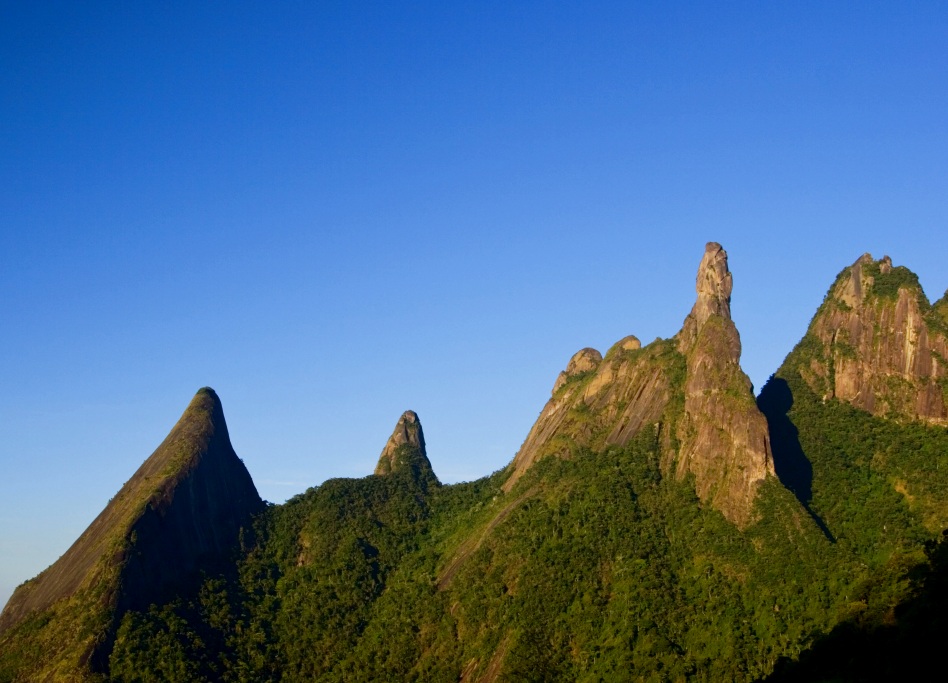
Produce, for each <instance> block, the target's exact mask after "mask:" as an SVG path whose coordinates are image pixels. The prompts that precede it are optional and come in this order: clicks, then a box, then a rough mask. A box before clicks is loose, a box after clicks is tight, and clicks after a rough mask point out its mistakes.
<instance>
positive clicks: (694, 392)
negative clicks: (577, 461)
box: [675, 242, 774, 525]
mask: <svg viewBox="0 0 948 683" xmlns="http://www.w3.org/2000/svg"><path fill="white" fill-rule="evenodd" d="M696 289H697V293H698V299H697V301H696V302H695V305H694V308H692V310H691V313H689V314H688V317H687V318H685V322H684V324H683V326H682V329H681V332H679V333H678V337H677V339H678V349H679V351H680V352H681V353H682V354H683V355H684V356H685V357H686V359H687V375H686V380H685V411H684V416H683V418H682V420H680V421H679V423H678V425H677V434H678V439H679V442H680V444H681V445H680V447H679V450H678V453H677V457H676V464H675V471H676V474H677V475H678V476H679V477H682V476H684V475H685V474H686V473H688V472H691V473H692V474H694V475H695V489H696V491H697V494H698V497H699V498H700V499H701V500H702V501H709V502H711V504H712V505H713V506H714V507H715V508H717V509H719V510H721V511H722V512H723V513H724V514H725V516H726V517H728V518H729V519H730V520H731V521H733V522H735V523H737V524H739V525H743V524H745V523H747V522H749V521H750V520H751V515H752V512H753V504H754V498H755V496H756V492H757V487H758V485H759V484H760V483H761V482H762V481H763V480H764V479H765V478H767V477H768V476H770V475H773V474H774V467H773V458H772V455H771V451H770V435H769V432H768V430H767V420H766V419H765V418H764V416H763V414H762V413H761V412H760V411H759V410H758V408H757V404H756V401H755V400H754V394H753V388H752V386H751V382H750V379H749V378H748V377H747V375H746V374H744V371H743V370H742V369H741V365H740V357H741V338H740V335H739V334H738V331H737V327H735V325H734V322H733V321H732V320H731V289H732V279H731V273H730V271H729V270H728V265H727V254H726V253H725V251H724V250H723V249H722V248H721V245H719V244H717V243H714V242H710V243H708V245H707V247H706V248H705V254H704V258H702V260H701V265H700V266H699V268H698V278H697V286H696Z"/></svg>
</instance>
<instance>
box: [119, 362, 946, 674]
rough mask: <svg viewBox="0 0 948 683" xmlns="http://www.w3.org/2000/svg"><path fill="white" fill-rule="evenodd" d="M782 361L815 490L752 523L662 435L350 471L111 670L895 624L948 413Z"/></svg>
mask: <svg viewBox="0 0 948 683" xmlns="http://www.w3.org/2000/svg"><path fill="white" fill-rule="evenodd" d="M773 381H781V382H784V383H785V384H786V385H787V386H789V387H791V392H792V398H793V405H792V407H791V408H790V411H789V414H788V415H785V418H787V419H790V420H792V424H793V426H794V427H795V428H796V429H797V430H798V434H799V443H798V447H799V448H800V449H801V450H802V452H803V453H804V454H805V457H806V458H807V459H809V461H810V463H811V467H812V481H811V482H810V487H811V491H810V498H809V500H807V501H805V502H806V507H804V506H801V505H800V502H798V500H797V499H796V498H794V497H793V496H792V495H791V494H790V492H789V491H788V489H787V488H785V487H783V486H781V485H780V484H779V483H778V482H777V481H770V482H768V483H767V484H766V486H765V488H764V490H763V491H762V494H761V496H760V499H759V504H758V514H759V521H758V522H757V523H756V524H755V525H753V526H752V527H751V528H750V529H748V530H747V531H745V532H740V531H738V530H737V528H736V527H734V526H733V525H732V524H730V523H729V522H727V521H726V520H725V519H724V518H723V517H722V516H721V515H720V514H719V513H717V512H715V511H713V510H710V509H705V508H702V507H701V505H700V504H699V503H698V501H697V499H696V498H695V495H694V489H693V486H692V485H691V483H690V482H688V481H682V482H678V481H674V480H673V479H668V478H664V477H662V475H661V471H660V468H659V453H660V447H659V444H658V442H657V439H656V438H655V435H654V433H644V434H642V435H640V436H639V437H638V438H637V439H636V440H635V441H634V442H633V443H631V444H630V445H629V446H628V447H626V448H622V449H610V450H606V451H603V452H598V453H595V452H582V453H577V454H574V456H573V457H572V458H570V459H559V458H548V459H546V460H543V461H541V462H540V463H539V464H538V465H536V466H535V467H534V468H532V469H531V470H530V471H529V472H528V473H527V475H526V476H524V478H523V479H522V480H521V481H520V482H519V483H518V485H517V487H515V489H514V490H513V491H511V492H510V493H508V494H503V493H501V489H500V484H501V483H502V482H503V479H504V476H503V474H504V473H502V472H501V473H498V474H496V475H493V476H492V477H487V478H485V479H482V480H479V481H477V482H473V483H469V484H459V485H454V486H443V487H437V486H428V485H423V483H422V482H419V480H418V478H417V477H413V476H411V475H410V473H408V472H404V473H398V474H397V475H393V476H386V477H378V476H371V477H367V478H365V479H361V480H332V481H329V482H326V483H325V484H323V485H322V486H320V487H318V488H315V489H311V490H310V491H308V492H306V493H305V494H303V495H301V496H298V497H297V498H294V499H293V500H291V501H289V502H288V503H286V504H285V505H282V506H273V507H271V508H270V509H269V510H267V511H266V513H265V514H263V515H262V516H261V517H260V518H259V519H258V520H257V530H256V543H255V544H254V546H253V548H252V549H250V550H249V551H248V552H246V553H245V554H244V555H243V556H242V558H241V560H240V562H239V563H238V565H237V569H235V571H234V572H233V574H232V575H229V576H215V577H208V579H207V580H206V582H205V583H204V585H203V587H202V588H201V590H200V591H199V592H198V593H197V594H196V595H193V596H188V597H185V598H182V599H179V600H177V601H175V602H173V603H171V604H168V605H162V606H155V607H153V608H152V609H151V610H150V611H149V612H147V613H129V614H127V615H126V616H125V618H124V620H123V622H122V625H121V627H120V630H119V635H118V640H117V643H116V647H115V650H114V653H113V655H112V660H111V673H112V677H113V679H114V680H116V681H151V680H168V681H177V680H180V681H197V680H208V681H211V680H228V681H309V680H325V681H351V680H419V681H428V680H432V681H438V680H443V681H456V680H458V679H459V678H462V677H463V679H464V680H478V679H479V678H480V677H483V676H488V677H489V676H493V675H496V677H497V678H496V680H510V681H532V680H535V681H554V680H569V681H600V680H603V681H609V680H628V679H633V680H646V681H649V680H655V681H660V680H682V679H686V678H687V679H693V680H708V681H719V680H736V681H738V680H754V679H757V678H760V677H763V676H766V675H767V674H768V673H769V672H771V671H772V670H773V668H774V666H775V665H776V664H777V662H778V661H779V660H781V658H784V659H786V660H792V659H795V658H797V657H799V656H800V654H801V653H802V652H804V650H805V649H806V648H807V647H808V646H809V645H810V644H811V643H812V642H813V641H814V639H816V638H818V637H819V635H820V634H822V633H828V632H830V631H831V630H832V629H833V627H834V626H836V625H837V624H841V623H858V624H859V625H860V627H865V628H869V627H870V625H873V624H878V625H883V624H886V623H889V622H890V621H891V619H892V615H893V614H894V612H895V609H896V606H897V605H898V604H899V603H900V601H902V600H905V599H907V598H908V597H909V596H910V593H911V589H912V587H913V585H914V584H913V583H912V581H911V576H912V574H911V572H912V571H913V570H915V568H916V567H918V566H920V565H924V563H925V561H926V556H925V554H924V552H923V550H924V543H925V541H926V540H929V539H931V538H932V537H933V536H934V535H935V534H934V533H933V529H934V527H935V526H937V525H938V524H941V520H942V519H943V517H942V515H943V510H942V509H941V507H940V505H941V504H940V501H943V500H945V496H944V495H943V494H944V493H945V487H946V486H948V476H941V474H940V473H941V472H943V471H944V473H945V475H948V463H946V468H941V467H940V464H941V462H940V461H941V460H944V459H945V458H948V437H946V434H945V430H943V429H938V428H931V427H923V426H920V425H914V424H909V425H899V424H897V423H894V422H887V421H884V420H880V419H878V418H873V417H871V416H869V415H867V414H865V413H861V412H860V411H857V410H855V409H852V408H849V407H847V406H845V405H843V404H840V403H838V402H828V403H825V404H824V403H823V402H822V401H820V400H819V399H818V398H817V397H816V396H815V395H814V394H813V393H812V392H811V391H810V390H809V388H808V387H807V386H806V385H805V383H803V382H802V381H799V379H795V378H793V377H791V378H789V381H787V380H784V379H782V378H779V377H778V378H775V380H773ZM767 393H768V392H767V391H765V392H764V396H766V395H767ZM762 398H763V397H762ZM808 512H809V514H808ZM821 525H822V527H823V528H822V529H821Z"/></svg>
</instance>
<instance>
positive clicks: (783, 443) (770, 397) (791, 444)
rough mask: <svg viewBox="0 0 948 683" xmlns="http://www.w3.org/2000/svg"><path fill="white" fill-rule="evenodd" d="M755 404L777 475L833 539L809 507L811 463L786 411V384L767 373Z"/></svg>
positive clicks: (790, 394)
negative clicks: (767, 433) (764, 421)
mask: <svg viewBox="0 0 948 683" xmlns="http://www.w3.org/2000/svg"><path fill="white" fill-rule="evenodd" d="M757 407H758V408H759V409H760V412H762V413H763V414H764V417H766V418H767V427H768V429H769V430H770V448H771V451H772V452H773V457H774V470H775V471H776V473H777V478H778V479H780V483H781V484H783V485H784V486H785V487H787V489H788V490H789V491H790V492H791V493H793V495H794V496H796V497H797V500H799V501H800V504H801V505H802V506H803V507H804V509H806V511H807V512H808V513H809V514H810V517H812V518H813V521H814V522H816V524H817V525H818V526H819V527H820V529H821V530H822V532H823V533H824V534H825V535H826V537H827V538H828V539H829V540H830V541H831V542H834V543H835V542H836V539H835V538H833V534H832V533H830V530H829V528H827V526H826V524H825V523H824V522H823V520H822V519H820V516H819V515H817V514H816V513H814V512H813V510H811V509H810V501H811V500H813V465H811V464H810V461H809V459H808V458H807V457H806V454H805V453H804V452H803V447H802V446H801V445H800V438H799V436H800V435H799V432H798V431H797V428H796V426H795V425H794V424H793V422H792V421H791V420H790V417H789V416H788V415H787V413H789V412H790V408H792V407H793V392H792V391H791V390H790V385H789V384H787V382H786V381H785V380H783V379H781V378H779V377H774V376H771V377H770V379H769V380H767V384H765V385H764V388H763V389H761V391H760V396H758V397H757Z"/></svg>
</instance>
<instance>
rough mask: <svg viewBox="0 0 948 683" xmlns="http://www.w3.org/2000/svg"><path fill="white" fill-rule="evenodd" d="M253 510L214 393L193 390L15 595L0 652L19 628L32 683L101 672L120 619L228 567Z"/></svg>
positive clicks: (256, 499)
mask: <svg viewBox="0 0 948 683" xmlns="http://www.w3.org/2000/svg"><path fill="white" fill-rule="evenodd" d="M262 507H263V502H262V501H261V500H260V496H259V495H258V494H257V490H256V488H255V487H254V485H253V481H252V480H251V479H250V475H249V474H248V472H247V469H246V468H245V467H244V464H243V463H242V462H241V460H240V459H239V458H238V457H237V455H236V453H234V449H233V447H232V446H231V443H230V437H229V435H228V432H227V425H226V423H225V421H224V413H223V409H222V407H221V403H220V400H219V399H218V397H217V394H215V393H214V391H213V390H211V389H208V388H205V389H201V390H200V391H199V392H198V393H197V395H196V396H195V397H194V399H193V400H192V401H191V404H190V405H189V406H188V408H187V409H186V410H185V412H184V414H183V415H182V416H181V419H180V420H178V422H177V424H176V425H175V426H174V428H173V429H172V430H171V432H170V433H169V434H168V436H167V437H166V438H165V440H164V441H163V442H162V443H161V445H160V446H159V447H158V449H157V450H156V451H155V452H154V453H153V454H152V455H151V456H150V457H149V458H148V459H147V460H146V461H145V462H144V463H143V464H142V466H141V467H139V469H138V471H136V472H135V474H134V475H133V476H132V478H131V479H129V480H128V482H126V483H125V485H124V486H123V487H122V488H121V490H120V491H119V492H118V493H117V494H116V495H115V497H114V498H112V500H110V501H109V503H108V505H106V507H105V509H104V510H103V511H102V512H101V513H100V514H99V516H98V517H96V519H95V520H94V521H93V522H92V524H90V525H89V527H88V528H87V529H86V530H85V531H84V532H83V534H82V535H81V536H80V537H79V538H78V539H77V540H76V542H75V543H74V544H73V545H72V546H71V547H70V548H69V550H67V551H66V553H65V554H64V555H63V556H62V557H61V558H59V560H57V561H56V562H55V563H54V564H53V565H51V566H50V567H49V568H48V569H46V570H45V571H43V572H42V573H41V574H39V575H38V576H37V577H36V578H34V579H32V580H30V581H27V582H26V583H24V584H23V585H22V586H20V587H19V588H18V589H17V590H16V592H15V593H14V594H13V596H12V597H11V598H10V601H9V603H8V604H7V606H6V607H5V608H4V610H3V613H2V615H0V639H2V640H3V641H6V642H4V648H6V647H10V648H16V647H17V646H18V643H19V644H23V641H22V640H21V639H20V637H21V635H22V634H21V633H20V632H21V631H23V629H21V628H18V627H20V626H21V625H22V626H24V627H25V628H26V630H28V631H30V632H31V635H30V636H29V640H30V642H31V643H32V648H33V649H36V648H35V645H36V643H42V644H43V647H42V651H43V663H42V668H41V669H36V670H34V671H32V673H31V674H30V679H31V680H58V679H68V680H73V679H78V680H81V679H82V678H83V677H86V676H89V675H92V673H94V672H95V671H101V670H102V669H103V668H104V666H105V661H106V658H107V656H108V650H109V649H110V648H111V644H112V641H113V639H114V629H115V627H116V625H117V623H118V621H119V619H120V618H121V616H122V614H124V613H125V612H126V611H128V610H130V609H134V610H142V609H146V608H147V607H148V605H149V604H151V603H153V602H156V603H160V602H162V601H163V600H166V599H168V597H169V596H172V595H174V594H175V593H176V592H177V591H179V590H182V589H184V588H186V587H187V585H188V584H189V582H190V581H191V580H192V579H193V578H194V577H195V576H196V575H197V574H198V573H199V572H200V570H202V569H210V568H214V567H215V566H216V564H217V563H221V562H225V561H227V560H228V559H229V556H230V555H231V554H232V552H233V551H234V549H235V547H237V546H238V544H239V537H240V533H241V528H242V527H244V526H245V525H247V524H248V523H249V521H250V516H251V515H252V514H253V513H254V512H256V511H258V510H260V509H261V508H262ZM47 623H48V624H49V625H48V626H47ZM36 624H40V626H39V627H37V626H36ZM34 631H35V632H34ZM66 631H68V632H69V633H70V636H69V637H63V636H62V633H60V632H66Z"/></svg>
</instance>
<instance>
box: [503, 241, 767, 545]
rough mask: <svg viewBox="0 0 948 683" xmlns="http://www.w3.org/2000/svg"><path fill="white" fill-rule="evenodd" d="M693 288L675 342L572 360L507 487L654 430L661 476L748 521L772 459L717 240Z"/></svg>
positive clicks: (625, 342) (588, 352)
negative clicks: (551, 459) (534, 471)
mask: <svg viewBox="0 0 948 683" xmlns="http://www.w3.org/2000/svg"><path fill="white" fill-rule="evenodd" d="M696 288H697V300H696V302H695V305H694V307H693V308H692V310H691V313H690V314H689V315H688V316H687V317H686V318H685V322H684V325H683V327H682V330H681V331H680V332H679V333H678V334H677V335H676V336H675V337H674V338H673V339H670V340H662V339H658V340H656V341H654V342H652V343H651V344H649V345H647V346H645V347H643V346H642V344H641V343H640V342H639V340H638V339H637V338H636V337H634V336H628V337H625V338H623V339H621V340H620V341H619V342H617V343H616V344H614V345H613V347H612V348H611V349H610V350H609V352H608V353H607V354H606V355H605V357H604V358H603V357H602V356H601V355H600V354H599V353H598V352H596V351H595V350H594V349H582V350H581V351H579V352H578V353H576V354H575V355H574V356H573V357H572V359H571V360H570V362H569V364H568V365H567V368H566V370H565V371H564V372H562V373H560V375H559V377H558V378H557V380H556V383H555V384H554V387H553V395H552V397H551V398H550V400H549V401H548V402H547V404H546V406H545V407H544V408H543V410H542V412H541V413H540V416H539V418H538V419H537V421H536V423H535V424H534V425H533V428H532V429H531V430H530V433H529V434H528V435H527V438H526V440H525V441H524V443H523V445H522V446H521V448H520V450H519V451H518V452H517V455H516V457H515V458H514V461H513V463H512V465H511V475H510V477H509V479H508V480H507V481H506V482H505V484H504V489H505V490H507V491H509V490H511V489H512V488H513V487H514V485H515V484H516V482H517V481H518V480H519V479H520V478H521V477H522V476H523V474H524V473H525V472H526V471H527V470H528V469H529V468H530V467H531V466H532V465H533V464H534V463H535V462H537V461H538V460H540V459H542V458H544V457H546V456H548V455H558V456H561V457H568V456H571V455H573V454H574V453H576V452H578V450H580V449H582V448H590V449H601V448H606V447H609V446H623V445H625V444H627V443H628V442H629V441H630V440H631V439H632V438H633V437H634V436H636V435H637V434H639V433H641V432H642V431H643V430H645V429H652V430H654V432H655V434H656V435H657V436H658V437H659V438H660V439H661V442H662V444H663V451H664V454H663V468H664V469H665V471H666V473H673V474H674V475H675V476H677V477H684V476H686V475H687V474H688V473H692V474H694V476H695V487H696V490H697V493H698V496H699V497H700V498H701V500H702V501H703V502H706V503H708V504H710V505H712V506H713V507H715V508H717V509H718V510H720V511H721V512H722V513H723V514H724V515H725V516H726V517H727V518H728V519H730V520H731V521H732V522H734V523H735V524H738V525H740V526H743V525H745V524H747V523H748V522H750V521H751V518H752V508H753V502H754V498H755V495H756V491H757V486H758V484H759V483H760V482H761V481H763V480H764V479H765V478H766V477H768V476H770V475H772V474H773V463H772V460H771V454H770V442H769V437H768V433H767V422H766V420H765V419H764V416H763V415H762V414H761V413H760V411H759V410H758V409H757V405H756V402H755V401H754V396H753V393H752V390H751V383H750V380H749V379H748V378H747V375H745V374H744V372H743V371H742V370H741V367H740V353H741V343H740V337H739V335H738V333H737V329H736V328H735V326H734V323H733V322H732V321H731V317H730V297H731V289H732V278H731V273H730V271H729V270H728V264H727V254H726V253H725V251H724V250H723V249H722V248H721V246H720V245H719V244H716V243H714V242H711V243H709V244H708V245H707V247H706V249H705V253H704V256H703V258H702V260H701V264H700V266H699V268H698V277H697V287H696ZM682 404H683V406H684V408H683V410H682V409H681V405H682ZM676 442H677V445H676Z"/></svg>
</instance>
